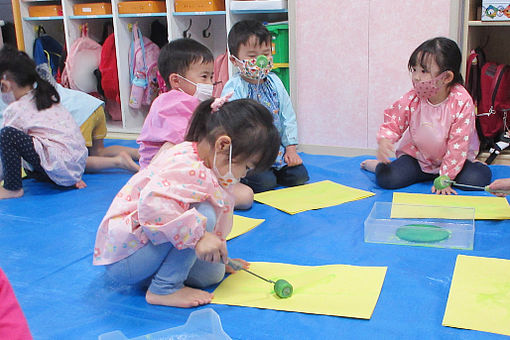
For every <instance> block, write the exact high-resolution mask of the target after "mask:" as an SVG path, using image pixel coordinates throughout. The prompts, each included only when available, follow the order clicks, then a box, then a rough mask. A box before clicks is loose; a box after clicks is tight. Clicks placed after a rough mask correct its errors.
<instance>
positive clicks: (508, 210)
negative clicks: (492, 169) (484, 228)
mask: <svg viewBox="0 0 510 340" xmlns="http://www.w3.org/2000/svg"><path fill="white" fill-rule="evenodd" d="M393 203H397V204H398V205H397V204H395V205H394V206H393V207H392V209H391V217H392V218H425V217H429V218H450V219H465V216H462V215H461V216H458V215H457V214H453V215H452V214H451V212H450V211H448V210H446V209H441V208H439V207H466V208H475V219H477V220H505V219H510V205H508V201H507V200H506V198H504V197H490V196H462V195H435V194H409V193H403V192H394V193H393ZM406 204H408V206H406ZM413 205H414V206H413ZM417 205H422V206H437V207H438V208H437V209H436V210H434V209H421V208H420V207H418V206H417ZM456 215H457V216H456Z"/></svg>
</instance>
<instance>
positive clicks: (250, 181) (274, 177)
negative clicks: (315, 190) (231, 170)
mask: <svg viewBox="0 0 510 340" xmlns="http://www.w3.org/2000/svg"><path fill="white" fill-rule="evenodd" d="M309 179H310V177H309V176H308V171H307V170H306V168H305V166H304V165H303V164H300V165H297V166H284V167H283V168H281V169H280V170H277V169H275V168H271V169H269V170H266V171H264V172H259V173H254V174H249V175H248V176H246V177H245V178H243V179H241V182H242V183H244V184H246V185H247V186H249V187H250V188H252V189H253V192H255V193H257V192H263V191H268V190H271V189H273V188H275V187H276V186H277V185H282V186H285V187H292V186H295V185H301V184H305V183H306V182H307V181H308V180H309Z"/></svg>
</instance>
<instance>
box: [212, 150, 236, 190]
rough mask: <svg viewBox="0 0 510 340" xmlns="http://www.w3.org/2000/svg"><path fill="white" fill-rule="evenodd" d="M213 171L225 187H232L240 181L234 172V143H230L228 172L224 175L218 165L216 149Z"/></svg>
mask: <svg viewBox="0 0 510 340" xmlns="http://www.w3.org/2000/svg"><path fill="white" fill-rule="evenodd" d="M213 171H214V173H215V174H216V177H218V182H219V183H220V185H221V186H222V187H224V188H225V189H231V188H232V186H233V185H234V184H237V183H239V178H236V177H235V176H234V174H233V173H232V144H230V151H229V156H228V172H227V173H226V174H225V175H223V176H222V175H221V174H220V171H219V170H218V168H217V167H216V150H215V151H214V159H213Z"/></svg>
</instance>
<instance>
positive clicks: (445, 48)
mask: <svg viewBox="0 0 510 340" xmlns="http://www.w3.org/2000/svg"><path fill="white" fill-rule="evenodd" d="M430 58H434V60H435V61H436V64H437V66H439V70H440V73H443V72H445V71H451V72H453V80H452V81H451V83H450V84H449V85H455V84H461V85H462V84H463V83H464V81H463V79H462V74H460V65H461V63H462V54H461V53H460V49H459V46H457V43H456V42H455V41H453V40H451V39H448V38H445V37H437V38H433V39H429V40H427V41H425V42H423V43H422V44H421V45H420V46H418V47H417V48H416V49H415V50H414V52H413V53H412V54H411V57H410V58H409V63H408V64H407V67H408V69H409V70H411V69H412V68H413V67H415V66H417V65H420V66H421V67H423V68H424V69H426V70H427V69H428V68H429V64H430V60H431V59H430Z"/></svg>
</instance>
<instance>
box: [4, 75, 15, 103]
mask: <svg viewBox="0 0 510 340" xmlns="http://www.w3.org/2000/svg"><path fill="white" fill-rule="evenodd" d="M3 79H4V80H7V76H6V75H5V74H4V76H3ZM2 87H3V86H2ZM2 101H3V102H4V103H5V104H6V105H9V104H10V103H14V102H15V101H16V97H14V92H12V90H11V91H9V92H3V91H2Z"/></svg>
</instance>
